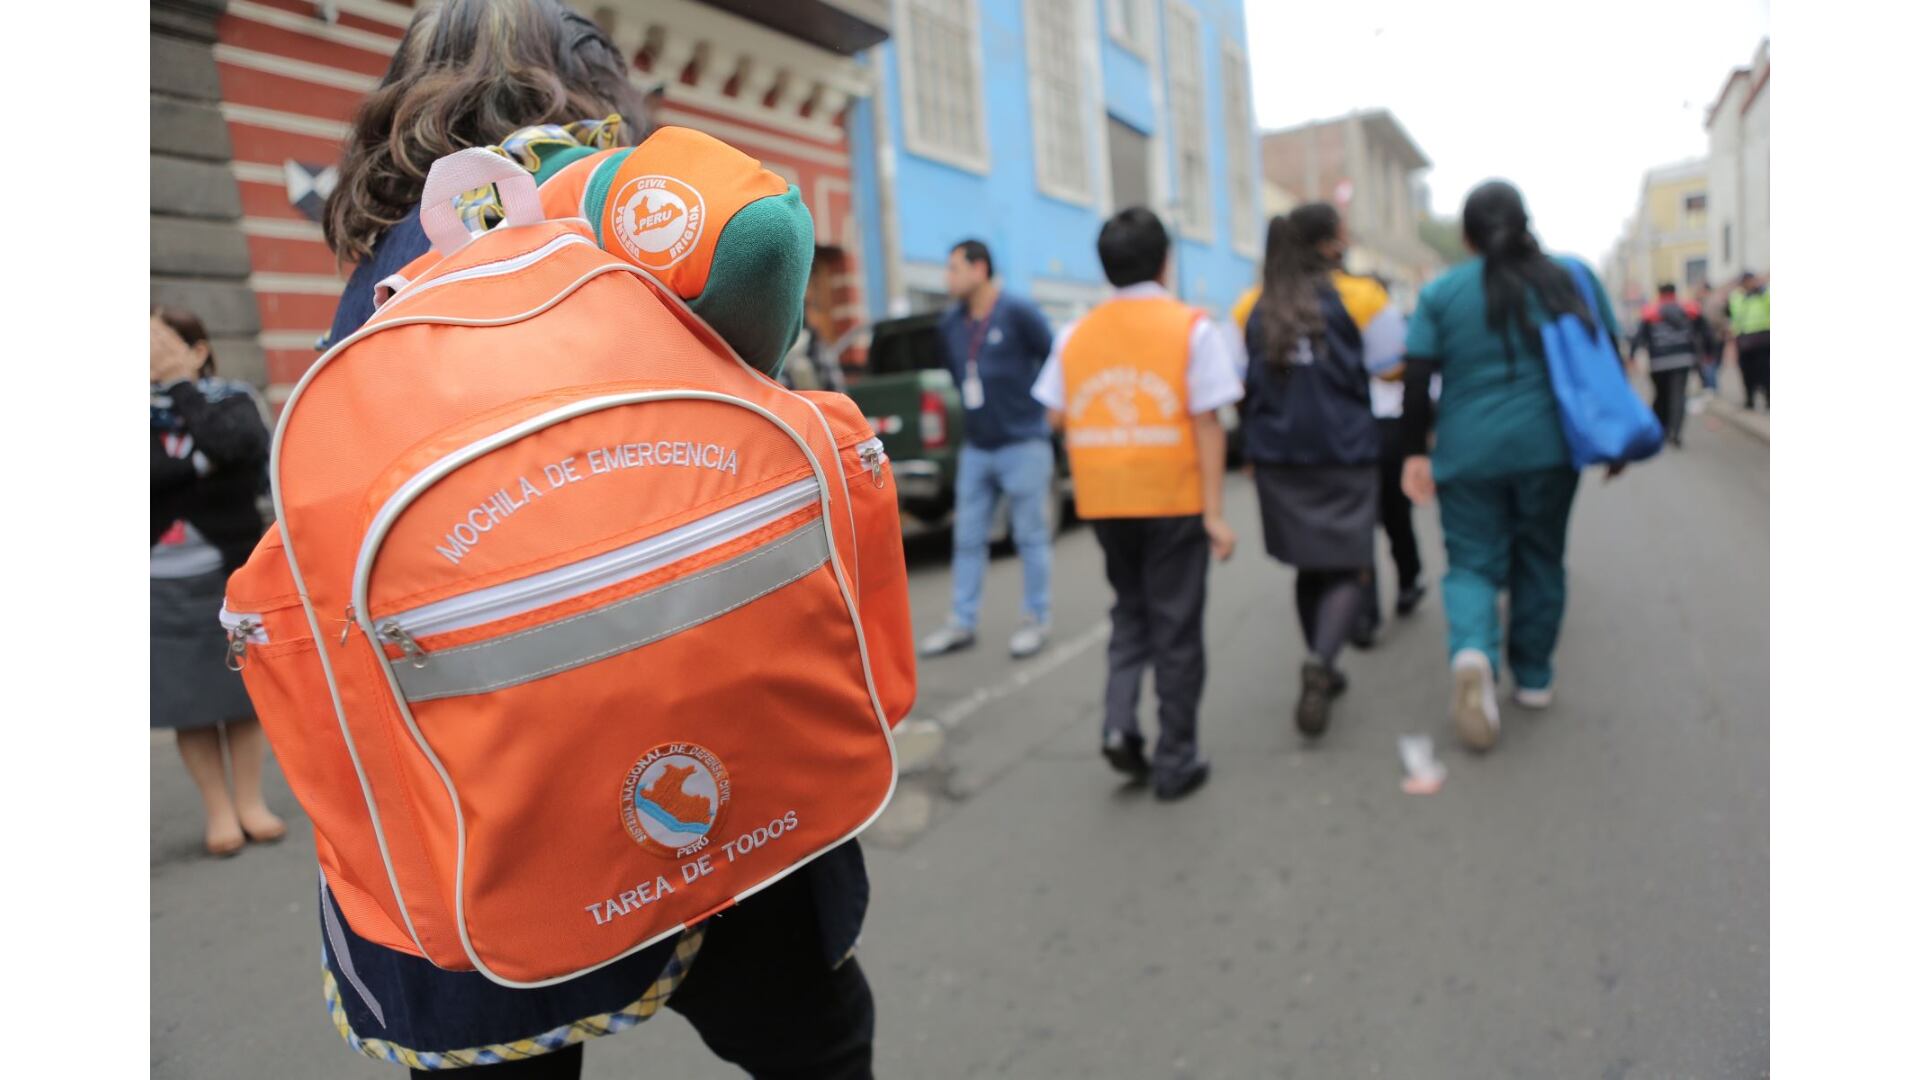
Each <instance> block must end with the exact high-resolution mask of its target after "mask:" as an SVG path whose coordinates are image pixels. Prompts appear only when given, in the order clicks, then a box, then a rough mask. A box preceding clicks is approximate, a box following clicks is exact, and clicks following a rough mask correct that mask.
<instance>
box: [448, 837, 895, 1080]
mask: <svg viewBox="0 0 1920 1080" xmlns="http://www.w3.org/2000/svg"><path fill="white" fill-rule="evenodd" d="M667 1008H669V1009H672V1010H673V1011H675V1012H677V1013H679V1014H680V1015H682V1016H684V1017H686V1018H687V1020H688V1021H689V1022H690V1023H692V1024H693V1028H694V1030H695V1031H697V1032H699V1033H700V1038H701V1040H702V1041H703V1042H705V1043H706V1044H707V1049H709V1050H712V1051H713V1053H714V1056H715V1057H718V1058H719V1059H720V1060H722V1061H725V1062H728V1063H729V1064H732V1065H736V1066H738V1067H740V1068H742V1069H745V1070H746V1072H747V1075H749V1076H751V1077H753V1078H754V1080H872V1077H873V1030H874V1012H873V993H872V991H871V990H870V989H869V988H868V986H867V977H866V975H865V974H864V973H863V972H861V970H860V962H859V961H858V960H855V959H853V958H851V957H849V958H847V959H846V960H845V961H844V962H843V963H841V964H840V965H839V966H837V967H835V966H831V965H829V964H828V962H827V960H826V958H825V957H823V956H822V955H821V949H820V931H819V916H818V914H817V913H816V912H815V910H814V901H813V886H812V884H811V883H810V882H809V881H808V878H807V875H806V874H804V873H798V874H793V875H790V876H788V877H787V878H786V879H785V880H783V881H781V882H779V883H777V884H775V885H773V886H771V887H769V888H768V889H767V890H766V891H765V892H762V893H760V894H759V895H758V896H753V897H749V898H748V899H746V900H743V901H741V902H740V905H739V906H738V907H735V908H734V909H732V910H731V911H728V912H725V913H723V914H720V915H717V916H715V917H714V918H713V919H711V920H710V921H708V923H707V937H706V941H705V942H704V943H703V944H702V945H701V946H700V953H699V955H698V956H696V957H695V958H694V961H693V967H692V969H691V970H689V971H688V972H687V977H686V978H685V979H684V980H683V981H682V982H681V983H680V986H679V988H678V989H676V990H675V991H674V993H673V996H672V997H670V998H668V999H667ZM626 1037H627V1038H638V1039H644V1038H646V1037H647V1036H646V1033H645V1029H644V1027H643V1028H642V1030H641V1031H639V1032H637V1033H635V1034H632V1035H628V1036H626ZM584 1045H585V1044H584V1043H581V1044H575V1045H573V1046H570V1047H568V1048H567V1049H565V1050H561V1051H557V1052H555V1053H551V1054H542V1055H540V1056H539V1057H535V1058H528V1059H526V1060H524V1061H515V1062H508V1063H506V1064H501V1065H487V1066H481V1067H480V1071H479V1072H478V1073H476V1074H475V1075H477V1076H480V1077H484V1078H485V1080H578V1078H579V1076H580V1069H581V1065H582V1062H583V1059H584V1055H583V1053H582V1047H584ZM413 1075H414V1076H415V1077H433V1076H440V1075H443V1074H441V1073H436V1072H428V1071H425V1070H419V1069H416V1070H414V1072H413ZM636 1080H638V1078H636Z"/></svg>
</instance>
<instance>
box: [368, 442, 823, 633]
mask: <svg viewBox="0 0 1920 1080" xmlns="http://www.w3.org/2000/svg"><path fill="white" fill-rule="evenodd" d="M819 497H820V496H819V485H818V484H817V483H816V482H815V481H814V480H813V479H812V478H811V477H809V478H808V479H805V480H796V481H794V482H793V483H791V484H787V485H785V486H784V487H779V488H775V489H774V490H772V491H770V492H767V493H766V494H764V495H759V496H756V497H754V498H752V499H748V500H747V501H746V502H743V503H741V504H739V505H738V506H733V507H730V508H728V509H726V510H722V511H720V512H718V513H715V514H710V515H708V516H706V517H704V518H701V519H700V520H698V521H693V522H689V523H688V524H685V525H682V526H680V527H679V528H677V529H670V530H668V531H667V532H664V533H661V534H660V535H658V536H653V537H649V538H647V539H645V540H640V541H637V542H635V543H632V544H628V545H626V546H625V547H619V548H615V549H613V550H612V551H607V552H603V553H601V554H599V555H595V556H593V557H591V558H588V559H582V560H581V561H579V562H575V563H569V564H567V565H566V566H562V567H557V568H555V569H553V570H548V571H545V572H543V573H539V574H534V575H533V576H531V577H525V578H521V579H519V580H518V581H508V582H503V583H502V584H499V585H492V586H489V587H487V588H484V589H476V590H475V591H473V592H470V593H462V594H461V595H459V596H454V597H449V598H448V599H445V600H438V601H435V602H434V603H431V604H425V605H422V606H420V607H417V608H413V609H411V610H408V611H403V612H399V613H397V614H394V615H389V616H387V617H385V618H382V619H381V620H380V622H379V628H378V629H379V636H380V639H381V640H382V641H385V642H388V643H390V644H393V645H398V646H399V647H400V648H401V650H402V651H404V652H405V653H406V656H407V658H408V659H409V660H410V661H411V662H412V663H413V665H414V666H415V667H425V666H426V663H427V651H426V649H424V648H423V647H421V645H420V643H419V641H418V639H419V638H423V637H430V636H432V635H434V634H444V633H449V632H452V631H455V630H465V629H469V628H471V627H474V626H480V625H482V624H485V623H490V622H496V621H498V620H500V619H506V618H511V617H512V616H515V615H523V614H525V613H527V612H529V611H535V610H538V609H540V608H543V607H548V606H551V605H553V604H558V603H562V602H564V601H567V600H572V599H574V598H576V597H580V596H585V595H588V594H589V593H593V592H597V591H599V590H601V589H604V588H606V587H608V586H610V585H617V584H619V583H620V582H622V581H627V580H629V579H631V578H636V577H640V576H642V575H644V574H650V573H652V572H653V571H655V570H658V569H660V568H662V567H665V566H669V565H672V564H673V563H676V562H680V561H681V560H683V559H687V558H691V557H693V556H695V555H699V554H701V553H703V552H707V551H711V550H713V549H714V548H716V547H719V546H721V545H722V544H726V543H730V542H731V541H734V540H737V539H739V538H740V537H742V536H745V535H747V534H749V533H751V532H754V531H756V530H758V529H762V528H765V527H766V526H768V525H771V524H773V523H774V522H776V521H779V520H780V519H781V518H784V517H787V516H788V515H790V514H793V513H795V512H797V511H799V510H801V509H803V508H804V507H806V506H808V505H811V504H812V503H814V502H816V501H817V500H818V499H819Z"/></svg>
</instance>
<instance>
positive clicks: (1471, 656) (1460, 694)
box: [1453, 649, 1500, 750]
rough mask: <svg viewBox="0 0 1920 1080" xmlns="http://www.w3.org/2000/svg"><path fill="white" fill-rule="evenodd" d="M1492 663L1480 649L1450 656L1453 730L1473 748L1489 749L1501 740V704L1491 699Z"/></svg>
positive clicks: (1492, 683)
mask: <svg viewBox="0 0 1920 1080" xmlns="http://www.w3.org/2000/svg"><path fill="white" fill-rule="evenodd" d="M1493 686H1494V678H1493V664H1492V663H1491V662H1489V661H1488V660H1487V654H1486V653H1483V652H1481V651H1480V650H1479V649H1461V650H1460V651H1459V652H1457V653H1455V654H1454V655H1453V729H1454V731H1456V732H1458V733H1459V735H1460V741H1461V742H1463V743H1465V744H1467V746H1469V747H1470V748H1472V749H1474V750H1491V749H1493V744H1494V743H1496V742H1498V741H1499V739H1500V705H1499V703H1498V702H1496V701H1495V700H1494V692H1493Z"/></svg>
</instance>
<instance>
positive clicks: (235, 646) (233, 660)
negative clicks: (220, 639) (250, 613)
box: [227, 619, 256, 671]
mask: <svg viewBox="0 0 1920 1080" xmlns="http://www.w3.org/2000/svg"><path fill="white" fill-rule="evenodd" d="M255 629H256V627H255V625H254V621H253V620H252V619H242V620H240V623H239V625H238V626H235V627H234V628H233V629H231V630H229V631H227V670H228V671H239V670H240V669H241V668H244V667H246V666H247V638H249V637H251V636H252V634H253V631H254V630H255Z"/></svg>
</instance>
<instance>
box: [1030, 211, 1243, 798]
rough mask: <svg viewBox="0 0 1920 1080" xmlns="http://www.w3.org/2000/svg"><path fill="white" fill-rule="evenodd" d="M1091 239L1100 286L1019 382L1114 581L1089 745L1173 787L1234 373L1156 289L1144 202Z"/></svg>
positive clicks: (1194, 777) (1155, 249) (1213, 334)
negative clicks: (1151, 705)
mask: <svg viewBox="0 0 1920 1080" xmlns="http://www.w3.org/2000/svg"><path fill="white" fill-rule="evenodd" d="M1098 249H1099V253H1100V266H1101V268H1102V269H1103V270H1104V271H1105V272H1106V275H1107V281H1108V282H1109V283H1111V284H1112V285H1113V287H1114V294H1113V297H1112V298H1111V299H1109V300H1107V301H1106V302H1105V303H1102V304H1101V305H1100V306H1098V307H1096V308H1094V309H1093V310H1092V311H1090V312H1088V313H1087V314H1086V316H1085V317H1083V318H1081V319H1080V320H1078V321H1076V322H1074V323H1072V324H1071V325H1069V326H1067V327H1066V328H1065V329H1063V330H1061V331H1060V336H1059V337H1058V338H1057V339H1056V340H1055V342H1054V347H1053V352H1052V354H1051V355H1050V356H1048V358H1047V363H1046V366H1045V367H1044V368H1042V369H1041V371H1040V377H1039V378H1038V379H1036V380H1035V381H1034V384H1033V390H1032V392H1033V397H1034V400H1035V401H1037V402H1039V403H1040V404H1042V405H1044V406H1045V407H1046V409H1047V413H1048V416H1047V418H1048V421H1049V422H1050V423H1052V424H1054V425H1055V426H1058V427H1060V428H1061V429H1062V430H1063V431H1064V432H1065V434H1066V445H1067V456H1068V459H1069V462H1070V463H1071V465H1072V468H1073V482H1074V498H1075V500H1076V502H1077V503H1078V505H1079V511H1080V516H1081V517H1083V518H1085V519H1087V520H1088V521H1090V522H1091V523H1092V524H1093V535H1094V538H1095V539H1096V540H1098V541H1099V542H1100V550H1101V552H1102V554H1104V555H1105V557H1106V570H1107V582H1108V584H1110V585H1112V586H1113V593H1114V600H1113V612H1112V615H1113V632H1112V635H1111V636H1110V637H1109V638H1108V639H1107V687H1106V708H1105V716H1104V717H1103V719H1102V721H1101V741H1100V752H1101V754H1102V755H1103V756H1104V757H1105V758H1106V759H1107V764H1109V765H1111V766H1113V768H1114V769H1116V770H1117V771H1119V772H1121V773H1124V774H1126V775H1127V776H1128V777H1129V778H1130V779H1132V780H1134V781H1135V782H1140V781H1148V780H1151V782H1152V785H1153V794H1154V796H1155V797H1156V798H1158V799H1162V800H1173V799H1180V798H1184V797H1186V796H1187V795H1190V794H1192V793H1193V792H1194V791H1196V790H1198V789H1199V788H1200V786H1201V785H1202V784H1205V783H1206V782H1207V777H1208V776H1209V775H1210V774H1211V772H1212V766H1211V765H1210V764H1209V762H1208V761H1207V759H1206V757H1205V756H1203V755H1202V754H1201V753H1200V693H1201V690H1202V689H1203V688H1204V686H1205V683H1206V676H1207V653H1206V643H1205V636H1204V634H1203V629H1204V624H1205V615H1206V605H1207V572H1208V569H1209V562H1208V559H1209V557H1211V558H1215V559H1219V560H1221V561H1222V562H1224V561H1226V560H1227V559H1229V558H1231V557H1232V556H1233V549H1234V543H1235V538H1234V534H1233V528H1232V527H1231V526H1230V525H1228V524H1227V519H1226V513H1225V510H1224V508H1223V502H1222V496H1221V483H1222V479H1223V477H1224V475H1225V473H1226V468H1227V434H1226V428H1225V427H1224V426H1223V425H1222V424H1221V422H1220V412H1219V410H1221V409H1223V408H1225V407H1227V406H1229V405H1231V404H1233V403H1234V402H1236V401H1238V400H1240V395H1241V385H1240V374H1239V372H1238V371H1236V370H1235V363H1236V361H1235V357H1234V351H1233V348H1232V347H1231V346H1230V345H1228V344H1227V340H1226V339H1227V335H1226V334H1225V333H1223V332H1221V330H1220V328H1219V327H1218V326H1216V325H1214V322H1213V320H1212V319H1209V318H1207V317H1206V315H1205V314H1204V313H1202V312H1200V311H1197V310H1195V309H1194V308H1192V307H1189V306H1187V305H1186V304H1183V303H1181V302H1180V301H1179V300H1177V299H1175V298H1174V296H1173V294H1171V293H1169V292H1168V291H1167V276H1168V273H1169V271H1170V269H1171V265H1172V264H1171V261H1170V259H1169V254H1170V252H1171V250H1172V241H1171V239H1170V238H1169V237H1168V235H1167V229H1166V226H1165V225H1163V224H1162V223H1161V221H1160V219H1159V217H1157V216H1156V215H1155V214H1154V213H1153V211H1151V210H1148V209H1146V208H1145V207H1141V206H1135V207H1129V208H1128V209H1125V210H1122V211H1120V212H1119V213H1118V214H1115V215H1114V216H1113V217H1111V218H1108V219H1107V221H1106V223H1105V224H1104V225H1102V226H1101V227H1100V238H1099V241H1098ZM1148 664H1152V665H1153V691H1154V694H1155V696H1157V697H1158V698H1159V699H1160V737H1159V740H1158V741H1157V742H1156V743H1155V745H1154V748H1153V757H1152V760H1151V761H1149V760H1148V758H1147V755H1146V739H1145V737H1144V736H1143V735H1141V733H1140V718H1139V715H1138V714H1139V705H1140V687H1141V681H1142V679H1143V678H1144V677H1145V675H1146V669H1147V665H1148Z"/></svg>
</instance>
